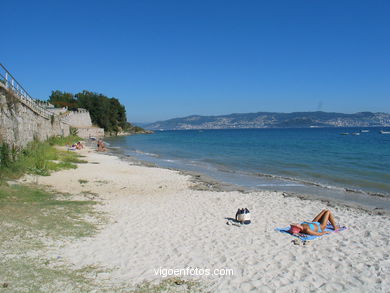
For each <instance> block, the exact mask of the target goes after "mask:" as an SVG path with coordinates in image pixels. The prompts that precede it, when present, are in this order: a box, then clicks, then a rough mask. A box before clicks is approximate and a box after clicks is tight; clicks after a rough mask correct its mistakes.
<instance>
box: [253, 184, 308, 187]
mask: <svg viewBox="0 0 390 293" xmlns="http://www.w3.org/2000/svg"><path fill="white" fill-rule="evenodd" d="M256 186H258V187H267V186H270V187H301V186H305V185H304V184H297V183H263V184H256Z"/></svg>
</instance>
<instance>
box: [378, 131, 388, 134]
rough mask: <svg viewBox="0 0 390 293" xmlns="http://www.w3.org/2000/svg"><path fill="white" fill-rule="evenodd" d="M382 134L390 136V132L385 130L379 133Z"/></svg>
mask: <svg viewBox="0 0 390 293" xmlns="http://www.w3.org/2000/svg"><path fill="white" fill-rule="evenodd" d="M379 132H380V133H381V134H390V131H384V130H381V131H379Z"/></svg>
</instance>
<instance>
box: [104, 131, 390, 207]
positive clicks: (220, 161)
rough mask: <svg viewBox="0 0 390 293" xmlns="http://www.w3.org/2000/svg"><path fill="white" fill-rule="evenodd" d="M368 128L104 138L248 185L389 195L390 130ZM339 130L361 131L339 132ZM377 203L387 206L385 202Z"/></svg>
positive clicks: (151, 157)
mask: <svg viewBox="0 0 390 293" xmlns="http://www.w3.org/2000/svg"><path fill="white" fill-rule="evenodd" d="M367 129H369V132H360V130H362V128H310V129H237V130H235V129H234V130H186V131H157V132H156V133H154V134H152V135H134V136H126V137H115V138H110V139H107V141H108V142H109V143H110V145H111V146H113V147H119V148H121V149H122V151H123V152H125V153H126V154H128V155H131V156H135V157H137V158H139V159H142V160H146V161H149V162H153V163H156V164H158V165H160V166H163V167H172V168H177V169H184V170H190V171H197V172H203V173H205V174H207V175H209V176H211V177H214V178H215V179H217V180H221V181H224V182H227V183H233V184H237V185H241V186H245V187H249V188H253V189H256V188H257V189H272V190H284V191H296V192H302V191H306V192H309V193H313V192H314V193H323V194H322V195H324V196H325V197H332V196H333V197H336V198H343V197H344V199H345V198H348V199H351V198H358V197H359V196H360V197H361V195H359V194H353V195H351V194H346V189H348V190H349V192H352V191H351V190H354V191H357V193H364V194H367V195H371V196H373V194H374V193H376V194H381V195H383V198H382V199H390V134H380V133H379V130H380V129H377V128H367ZM381 129H383V128H381ZM383 130H389V129H383ZM344 132H347V133H354V132H355V133H360V135H352V134H350V135H340V133H344ZM313 188H314V189H313ZM329 191H331V192H329ZM376 197H377V196H376ZM364 201H366V199H363V202H364ZM374 205H382V206H385V208H390V205H389V204H388V201H385V203H384V204H380V203H375V204H374Z"/></svg>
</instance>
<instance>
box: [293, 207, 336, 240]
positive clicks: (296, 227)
mask: <svg viewBox="0 0 390 293" xmlns="http://www.w3.org/2000/svg"><path fill="white" fill-rule="evenodd" d="M328 221H329V222H330V223H331V225H332V226H333V229H334V230H338V229H339V226H336V222H335V220H334V217H333V214H332V212H331V211H329V210H323V211H322V212H321V213H319V214H318V215H317V216H316V217H315V218H314V219H313V221H312V222H302V223H300V224H297V223H293V224H291V225H290V230H289V232H290V233H291V234H298V233H303V234H308V235H314V236H321V235H324V234H329V233H330V232H328V231H325V228H326V226H327V224H328Z"/></svg>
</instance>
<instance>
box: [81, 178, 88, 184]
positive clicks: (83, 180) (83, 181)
mask: <svg viewBox="0 0 390 293" xmlns="http://www.w3.org/2000/svg"><path fill="white" fill-rule="evenodd" d="M79 183H80V184H85V183H88V180H85V179H79Z"/></svg>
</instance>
